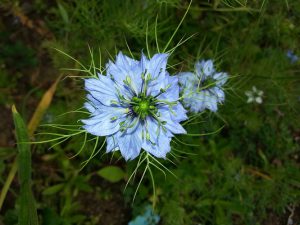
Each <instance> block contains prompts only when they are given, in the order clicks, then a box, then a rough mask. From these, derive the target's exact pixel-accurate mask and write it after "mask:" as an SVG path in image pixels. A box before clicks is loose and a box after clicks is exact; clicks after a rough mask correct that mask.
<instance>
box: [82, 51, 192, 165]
mask: <svg viewBox="0 0 300 225" xmlns="http://www.w3.org/2000/svg"><path fill="white" fill-rule="evenodd" d="M167 59H168V54H156V55H154V56H153V57H152V58H151V59H147V58H146V57H145V56H144V55H143V54H142V57H141V60H140V61H137V60H134V59H132V58H129V57H127V56H125V55H123V54H122V53H121V52H120V53H119V54H118V55H117V58H116V61H115V62H114V63H113V62H111V61H110V62H109V63H108V64H107V65H106V76H105V75H103V74H98V78H97V79H96V78H90V79H85V89H86V90H87V91H88V95H87V99H88V101H87V102H86V103H85V108H86V109H87V110H88V111H89V112H90V113H91V117H90V118H88V119H85V120H82V122H83V123H84V124H85V125H84V126H83V127H84V129H85V130H86V131H87V132H89V133H91V134H93V135H96V136H106V137H107V139H106V141H107V148H106V151H107V152H111V151H116V150H120V151H121V154H122V156H123V157H124V158H125V159H126V160H128V159H134V158H136V157H137V156H138V155H139V154H140V152H141V149H144V150H145V151H147V152H148V153H150V154H152V155H154V156H156V157H160V158H164V157H165V156H166V154H167V153H168V152H169V151H170V141H171V138H172V137H173V135H174V134H182V133H186V131H185V130H184V128H183V127H182V126H181V125H180V122H181V121H183V120H186V119H187V116H186V110H185V109H184V108H183V106H182V105H181V104H180V103H179V101H178V99H179V86H178V78H177V77H176V76H170V75H169V74H168V72H167V71H166V64H167Z"/></svg>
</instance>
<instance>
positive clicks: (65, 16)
mask: <svg viewBox="0 0 300 225" xmlns="http://www.w3.org/2000/svg"><path fill="white" fill-rule="evenodd" d="M57 6H58V9H59V13H60V15H61V17H62V19H63V21H64V23H65V24H68V23H69V16H68V13H67V11H66V9H65V8H64V7H63V5H62V4H61V3H60V2H57Z"/></svg>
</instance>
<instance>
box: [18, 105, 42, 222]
mask: <svg viewBox="0 0 300 225" xmlns="http://www.w3.org/2000/svg"><path fill="white" fill-rule="evenodd" d="M12 113H13V119H14V124H15V128H16V138H17V143H18V150H19V152H18V171H19V182H20V210H19V225H38V217H37V211H36V206H35V201H34V197H33V193H32V190H31V151H30V145H29V138H28V132H27V128H26V126H25V124H24V121H23V119H22V117H21V116H20V114H19V113H18V112H17V110H16V107H15V106H13V107H12Z"/></svg>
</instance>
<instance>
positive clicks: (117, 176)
mask: <svg viewBox="0 0 300 225" xmlns="http://www.w3.org/2000/svg"><path fill="white" fill-rule="evenodd" d="M97 174H98V175H99V176H100V177H103V178H104V179H106V180H108V181H110V182H112V183H115V182H118V181H120V180H122V179H123V178H124V177H125V172H124V171H123V170H122V169H121V168H119V167H117V166H107V167H104V168H102V169H101V170H99V171H98V172H97Z"/></svg>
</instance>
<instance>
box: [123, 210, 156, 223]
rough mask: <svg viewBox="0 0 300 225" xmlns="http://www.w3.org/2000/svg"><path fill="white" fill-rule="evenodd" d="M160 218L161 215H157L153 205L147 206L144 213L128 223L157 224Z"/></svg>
mask: <svg viewBox="0 0 300 225" xmlns="http://www.w3.org/2000/svg"><path fill="white" fill-rule="evenodd" d="M159 220H160V216H159V215H156V214H155V213H154V212H153V210H152V207H151V206H147V207H146V211H145V213H144V214H143V215H141V216H137V217H136V218H135V219H134V220H132V221H130V222H129V223H128V225H156V224H158V222H159Z"/></svg>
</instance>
